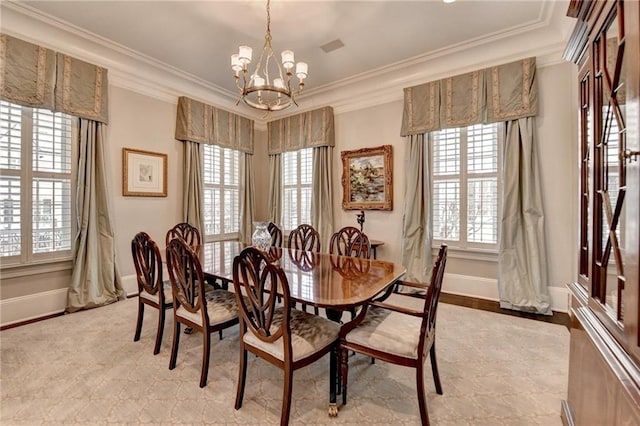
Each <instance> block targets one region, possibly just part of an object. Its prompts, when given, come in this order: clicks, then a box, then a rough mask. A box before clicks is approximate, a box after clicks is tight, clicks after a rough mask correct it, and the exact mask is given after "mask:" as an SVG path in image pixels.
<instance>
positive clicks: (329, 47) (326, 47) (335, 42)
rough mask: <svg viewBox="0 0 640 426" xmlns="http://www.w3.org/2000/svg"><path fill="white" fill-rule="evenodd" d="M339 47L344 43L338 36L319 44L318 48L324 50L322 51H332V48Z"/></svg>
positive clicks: (336, 48)
mask: <svg viewBox="0 0 640 426" xmlns="http://www.w3.org/2000/svg"><path fill="white" fill-rule="evenodd" d="M341 47H344V43H343V42H342V40H340V39H339V38H337V39H335V40H333V41H330V42H329V43H326V44H323V45H322V46H320V49H322V50H324V53H329V52H333V51H334V50H338V49H340V48H341Z"/></svg>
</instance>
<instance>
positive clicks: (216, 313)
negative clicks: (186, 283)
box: [176, 290, 238, 326]
mask: <svg viewBox="0 0 640 426" xmlns="http://www.w3.org/2000/svg"><path fill="white" fill-rule="evenodd" d="M205 297H206V298H207V313H208V314H209V325H216V324H221V323H223V322H227V321H230V320H232V319H234V318H237V317H238V305H237V303H236V295H235V293H232V292H230V291H227V290H213V291H209V292H207V293H206V296H205ZM176 315H177V316H178V317H180V318H184V319H187V320H189V321H192V322H194V323H196V324H198V325H200V326H202V314H201V313H200V312H196V313H193V312H189V311H187V310H186V309H185V308H184V306H180V307H179V308H178V309H177V310H176Z"/></svg>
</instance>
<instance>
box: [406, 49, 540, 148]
mask: <svg viewBox="0 0 640 426" xmlns="http://www.w3.org/2000/svg"><path fill="white" fill-rule="evenodd" d="M535 71H536V59H535V58H526V59H522V60H519V61H515V62H511V63H508V64H503V65H498V66H495V67H490V68H486V69H483V70H478V71H473V72H470V73H466V74H461V75H457V76H453V77H448V78H445V79H442V80H438V81H432V82H429V83H425V84H421V85H418V86H413V87H408V88H406V89H404V112H403V115H402V127H401V129H400V135H401V136H410V135H418V134H421V133H428V132H432V131H435V130H440V129H446V128H451V127H464V126H471V125H474V124H481V123H484V124H487V123H496V122H502V121H507V120H517V119H519V118H526V117H535V116H536V115H537V114H538V89H537V81H536V72H535Z"/></svg>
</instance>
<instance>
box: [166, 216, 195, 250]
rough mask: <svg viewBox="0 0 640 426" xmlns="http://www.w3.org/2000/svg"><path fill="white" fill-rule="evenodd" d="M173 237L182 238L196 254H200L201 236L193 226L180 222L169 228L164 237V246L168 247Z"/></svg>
mask: <svg viewBox="0 0 640 426" xmlns="http://www.w3.org/2000/svg"><path fill="white" fill-rule="evenodd" d="M174 238H182V239H183V240H184V241H185V242H186V243H187V245H188V246H189V247H191V249H192V250H193V251H195V252H196V254H200V249H201V247H202V238H201V237H200V231H199V230H198V228H196V227H195V226H193V225H190V224H188V223H186V222H182V223H178V224H177V225H176V226H174V227H173V228H171V229H169V231H167V236H166V239H165V244H166V247H169V243H170V242H171V240H173V239H174Z"/></svg>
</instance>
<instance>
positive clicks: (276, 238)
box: [267, 222, 282, 247]
mask: <svg viewBox="0 0 640 426" xmlns="http://www.w3.org/2000/svg"><path fill="white" fill-rule="evenodd" d="M267 230H268V231H269V233H270V234H271V245H272V246H273V247H282V230H281V229H280V228H278V225H276V224H275V223H273V222H269V225H268V226H267Z"/></svg>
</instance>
